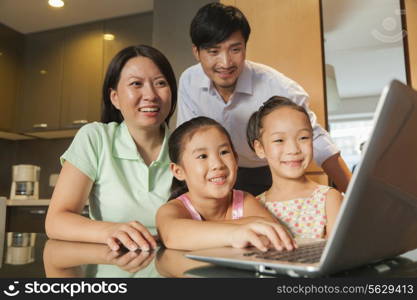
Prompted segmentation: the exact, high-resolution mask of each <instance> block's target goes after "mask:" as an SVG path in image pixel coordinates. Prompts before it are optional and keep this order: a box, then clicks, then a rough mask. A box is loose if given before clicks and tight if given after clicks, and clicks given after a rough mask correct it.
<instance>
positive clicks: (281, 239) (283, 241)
mask: <svg viewBox="0 0 417 300" xmlns="http://www.w3.org/2000/svg"><path fill="white" fill-rule="evenodd" d="M230 241H231V245H232V247H234V248H244V247H248V246H255V247H256V248H258V249H259V250H261V251H267V250H268V248H269V247H270V246H271V244H272V246H273V247H274V248H275V249H277V250H279V251H281V250H284V249H286V250H293V249H295V248H297V247H298V246H297V244H296V243H295V241H294V240H293V238H292V237H291V235H290V234H289V233H288V232H287V230H286V229H285V228H284V227H283V226H282V225H280V224H277V223H273V222H266V221H256V222H251V223H248V224H244V225H238V227H237V228H236V229H235V230H234V231H233V232H232V233H231V235H230Z"/></svg>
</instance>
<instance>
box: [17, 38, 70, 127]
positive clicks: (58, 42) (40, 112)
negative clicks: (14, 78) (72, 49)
mask: <svg viewBox="0 0 417 300" xmlns="http://www.w3.org/2000/svg"><path fill="white" fill-rule="evenodd" d="M63 35H64V31H63V30H51V31H46V32H41V33H34V34H29V35H27V36H26V39H25V57H24V71H23V78H22V90H21V94H20V97H19V102H18V109H17V114H16V117H17V121H18V122H17V123H18V126H17V129H18V130H19V131H21V132H31V131H35V130H39V129H47V130H50V129H52V130H53V129H58V128H59V112H60V105H61V88H62V69H63V65H62V61H63V60H62V59H63V42H62V41H63V38H62V37H63Z"/></svg>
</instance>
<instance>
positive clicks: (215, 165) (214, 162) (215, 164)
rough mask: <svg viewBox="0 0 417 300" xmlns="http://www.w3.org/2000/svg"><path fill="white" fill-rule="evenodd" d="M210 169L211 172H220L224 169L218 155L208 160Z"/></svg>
mask: <svg viewBox="0 0 417 300" xmlns="http://www.w3.org/2000/svg"><path fill="white" fill-rule="evenodd" d="M210 167H211V169H212V170H220V169H222V168H223V167H224V162H223V160H222V159H221V157H220V155H212V156H211V159H210Z"/></svg>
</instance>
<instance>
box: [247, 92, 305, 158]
mask: <svg viewBox="0 0 417 300" xmlns="http://www.w3.org/2000/svg"><path fill="white" fill-rule="evenodd" d="M282 107H289V108H292V109H294V110H296V111H299V112H302V113H303V114H305V115H306V116H307V119H308V122H309V124H310V126H311V123H310V117H309V115H308V113H307V111H306V110H305V108H304V107H302V106H300V105H298V104H296V103H294V102H292V101H291V100H290V99H288V98H285V97H281V96H273V97H271V98H269V99H268V100H267V101H266V102H264V103H263V104H262V106H261V107H260V108H259V109H258V110H257V111H255V112H254V113H253V114H252V115H251V116H250V118H249V122H248V126H247V127H246V138H247V141H248V144H249V147H250V148H251V149H252V150H253V151H255V148H254V143H255V140H259V139H260V137H261V135H262V128H263V119H264V118H265V117H266V116H267V115H269V114H270V113H271V112H273V111H274V110H276V109H279V108H282Z"/></svg>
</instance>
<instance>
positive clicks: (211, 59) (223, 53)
mask: <svg viewBox="0 0 417 300" xmlns="http://www.w3.org/2000/svg"><path fill="white" fill-rule="evenodd" d="M193 53H194V56H195V58H196V59H197V60H198V61H199V62H200V63H201V66H202V67H203V70H204V72H205V73H206V75H207V76H208V77H209V78H210V79H211V81H212V82H213V83H214V86H215V87H216V89H217V90H218V91H219V92H220V93H222V91H227V92H229V93H232V92H233V91H234V88H235V86H236V82H237V79H238V78H239V75H240V73H242V70H243V67H244V64H245V57H246V45H245V39H244V38H243V36H242V33H241V32H240V31H236V32H234V33H233V34H232V35H231V36H230V37H229V38H228V39H226V40H224V41H223V42H221V43H219V44H216V45H214V46H213V47H209V48H200V49H198V48H197V47H196V46H193Z"/></svg>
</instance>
